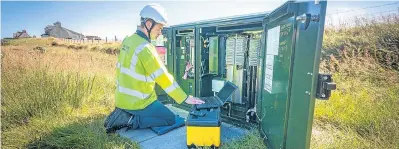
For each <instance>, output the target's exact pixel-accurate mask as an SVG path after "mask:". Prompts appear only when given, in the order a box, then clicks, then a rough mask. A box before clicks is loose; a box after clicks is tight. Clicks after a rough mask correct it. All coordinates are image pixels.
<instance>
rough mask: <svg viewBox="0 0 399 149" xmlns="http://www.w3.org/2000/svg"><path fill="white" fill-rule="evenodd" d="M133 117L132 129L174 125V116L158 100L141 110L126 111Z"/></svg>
mask: <svg viewBox="0 0 399 149" xmlns="http://www.w3.org/2000/svg"><path fill="white" fill-rule="evenodd" d="M126 111H127V112H129V113H131V114H133V115H134V118H133V128H132V129H142V128H150V127H158V126H170V125H173V124H175V119H176V115H175V114H174V113H173V112H172V111H170V110H169V109H168V108H167V107H165V105H163V104H162V103H161V102H159V101H158V100H156V101H154V102H153V103H151V104H150V105H148V106H147V107H146V108H144V109H142V110H126Z"/></svg>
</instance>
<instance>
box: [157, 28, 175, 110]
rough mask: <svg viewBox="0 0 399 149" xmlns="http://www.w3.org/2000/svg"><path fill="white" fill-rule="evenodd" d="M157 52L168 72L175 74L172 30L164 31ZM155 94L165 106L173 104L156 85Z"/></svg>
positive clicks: (158, 40) (165, 29)
mask: <svg viewBox="0 0 399 149" xmlns="http://www.w3.org/2000/svg"><path fill="white" fill-rule="evenodd" d="M156 46H157V50H158V49H162V50H161V51H160V50H158V53H159V56H160V58H161V60H162V62H163V63H164V64H165V66H166V69H168V72H169V73H171V74H173V71H174V67H173V66H174V59H173V53H174V52H173V50H174V49H172V28H164V29H163V30H162V36H160V37H159V38H158V39H157V41H156ZM159 46H160V47H162V48H160V47H159ZM155 92H156V93H157V96H158V100H159V101H160V102H162V103H164V104H167V103H171V102H170V101H169V98H168V94H166V92H165V91H164V90H163V89H162V88H161V87H160V86H159V85H158V84H156V85H155Z"/></svg>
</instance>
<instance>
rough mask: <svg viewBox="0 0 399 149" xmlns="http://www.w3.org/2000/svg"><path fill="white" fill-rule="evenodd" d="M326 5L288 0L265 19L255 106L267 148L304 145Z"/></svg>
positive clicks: (307, 140)
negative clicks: (289, 0) (288, 0)
mask: <svg viewBox="0 0 399 149" xmlns="http://www.w3.org/2000/svg"><path fill="white" fill-rule="evenodd" d="M326 5H327V3H326V2H325V1H316V2H315V1H309V2H287V3H285V4H283V5H282V6H281V7H279V8H277V9H276V10H274V11H273V12H271V13H270V14H269V15H268V16H266V19H265V20H264V23H263V25H264V34H263V43H262V50H261V53H260V64H261V67H260V70H259V71H258V72H259V75H258V76H259V77H260V78H259V79H258V80H259V82H258V84H259V86H258V98H257V99H258V100H257V106H256V109H257V117H258V121H259V125H260V126H259V131H260V134H261V135H262V137H263V138H264V142H265V143H266V144H267V146H268V148H295V149H301V148H309V144H310V138H311V130H312V122H313V111H314V103H315V94H316V93H315V92H316V87H317V86H316V82H317V74H318V69H319V62H320V58H319V57H320V51H321V44H322V40H323V30H324V18H325V13H326Z"/></svg>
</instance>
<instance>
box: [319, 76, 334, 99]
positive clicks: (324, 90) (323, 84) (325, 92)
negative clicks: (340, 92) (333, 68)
mask: <svg viewBox="0 0 399 149" xmlns="http://www.w3.org/2000/svg"><path fill="white" fill-rule="evenodd" d="M336 88H337V86H336V84H335V83H334V82H333V80H332V77H331V74H319V76H318V79H317V91H316V98H318V99H321V100H328V98H330V96H331V91H332V90H335V89H336Z"/></svg>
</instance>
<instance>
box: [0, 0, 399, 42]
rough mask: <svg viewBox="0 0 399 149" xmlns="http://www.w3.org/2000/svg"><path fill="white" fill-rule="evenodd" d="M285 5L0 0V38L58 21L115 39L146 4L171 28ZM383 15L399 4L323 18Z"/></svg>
mask: <svg viewBox="0 0 399 149" xmlns="http://www.w3.org/2000/svg"><path fill="white" fill-rule="evenodd" d="M285 1H286V0H269V1H265V0H264V1H245V2H244V1H233V2H232V1H119V2H114V1H112V2H111V1H102V2H94V1H64V2H61V1H25V2H17V1H1V38H6V37H12V35H13V33H15V32H17V31H21V30H26V31H27V32H28V34H29V35H31V36H33V35H36V36H40V35H41V34H43V33H44V28H45V27H46V26H47V25H53V23H54V22H56V21H60V22H61V26H63V27H65V28H67V29H70V30H73V31H76V32H79V33H82V34H84V35H86V36H87V35H95V36H100V37H101V38H105V37H108V38H109V39H111V38H112V39H113V38H114V36H117V38H118V39H121V38H123V37H125V36H127V35H130V34H132V33H134V32H135V30H136V26H137V25H138V24H139V19H140V16H139V12H140V10H141V9H142V8H143V7H144V6H145V5H146V4H148V3H159V4H160V5H162V6H163V7H165V9H166V11H167V13H168V17H169V24H170V25H175V24H180V23H187V22H192V21H199V20H204V19H212V18H219V17H226V16H234V15H244V14H249V13H259V12H268V11H272V10H274V9H276V8H277V7H278V6H280V5H282V4H283V3H284V2H285ZM381 5H383V6H381ZM375 6H377V7H375ZM362 8H367V9H362ZM388 11H389V12H399V1H328V4H327V19H332V20H334V19H339V18H343V17H348V16H359V15H360V16H361V15H367V14H371V15H376V14H380V12H382V13H389V12H388Z"/></svg>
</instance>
